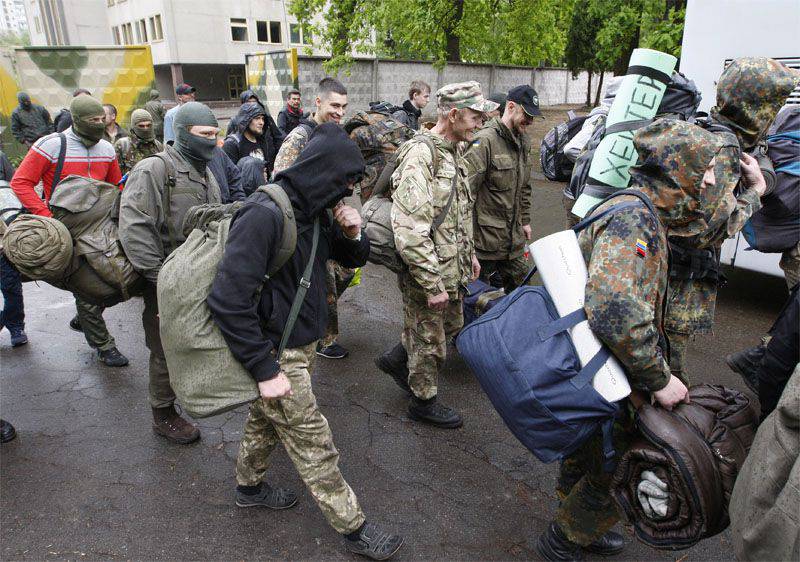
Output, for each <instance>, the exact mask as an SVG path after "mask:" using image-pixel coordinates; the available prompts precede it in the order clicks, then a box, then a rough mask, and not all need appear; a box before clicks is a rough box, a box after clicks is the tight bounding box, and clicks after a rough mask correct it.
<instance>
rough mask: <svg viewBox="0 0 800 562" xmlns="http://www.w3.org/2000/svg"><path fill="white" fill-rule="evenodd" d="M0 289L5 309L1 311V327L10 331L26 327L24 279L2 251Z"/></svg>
mask: <svg viewBox="0 0 800 562" xmlns="http://www.w3.org/2000/svg"><path fill="white" fill-rule="evenodd" d="M0 290H2V291H3V311H2V312H0V329H2V327H3V326H5V327H6V328H8V330H9V331H17V330H23V329H25V303H24V301H23V300H22V280H21V279H20V276H19V271H17V268H16V267H14V265H13V264H12V263H11V262H10V261H8V259H6V257H5V256H4V255H3V254H1V253H0Z"/></svg>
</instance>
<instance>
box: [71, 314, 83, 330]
mask: <svg viewBox="0 0 800 562" xmlns="http://www.w3.org/2000/svg"><path fill="white" fill-rule="evenodd" d="M69 327H70V329H72V330H75V331H76V332H83V326H81V321H80V319H79V318H78V317H77V316H73V317H72V320H70V321H69Z"/></svg>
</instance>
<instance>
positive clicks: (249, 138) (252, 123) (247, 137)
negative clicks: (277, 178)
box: [222, 103, 283, 173]
mask: <svg viewBox="0 0 800 562" xmlns="http://www.w3.org/2000/svg"><path fill="white" fill-rule="evenodd" d="M267 117H268V116H267V112H266V111H265V110H264V108H263V107H262V106H261V104H258V103H246V104H244V105H243V106H242V107H241V108H240V109H239V113H238V114H237V115H236V121H237V123H238V129H237V130H236V132H235V133H233V134H229V135H228V138H226V139H225V143H224V144H223V145H222V150H224V151H225V154H227V155H228V158H230V159H231V161H232V162H233V163H234V164H238V163H239V160H241V159H242V158H244V157H245V156H252V157H253V158H255V159H256V160H262V161H263V162H264V168H265V169H266V170H267V172H268V173H272V166H273V164H274V163H275V155H276V154H277V153H278V148H279V147H280V143H281V142H282V140H283V139H282V138H277V139H276V138H275V137H274V136H273V135H272V134H271V132H270V130H269V125H268V123H267Z"/></svg>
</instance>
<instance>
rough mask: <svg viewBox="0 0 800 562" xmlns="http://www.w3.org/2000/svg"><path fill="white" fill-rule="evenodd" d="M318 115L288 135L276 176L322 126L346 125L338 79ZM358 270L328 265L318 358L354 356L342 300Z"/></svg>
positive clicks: (324, 85) (323, 90)
mask: <svg viewBox="0 0 800 562" xmlns="http://www.w3.org/2000/svg"><path fill="white" fill-rule="evenodd" d="M315 104H316V111H315V112H314V113H313V114H312V115H311V116H310V117H308V118H305V117H304V118H302V119H301V120H300V124H299V125H298V126H297V127H295V128H294V129H292V130H291V132H290V133H289V134H288V135H286V139H284V141H283V144H282V145H281V148H280V150H278V154H277V156H275V166H274V168H273V174H277V173H278V172H280V171H281V170H285V169H286V168H288V167H289V166H291V165H292V164H293V163H294V161H295V160H297V156H298V155H299V154H300V152H301V151H302V150H303V148H304V147H305V146H306V143H307V142H308V138H309V137H310V136H311V133H312V132H313V131H314V129H315V128H316V127H317V126H318V125H322V124H323V123H330V122H333V123H338V124H339V125H341V124H342V119H343V118H344V114H345V112H346V111H347V89H346V88H345V87H344V85H343V84H342V83H341V82H339V81H338V80H335V79H334V78H323V79H322V80H320V83H319V86H318V87H317V98H316V100H315ZM354 276H355V270H353V269H349V268H347V267H343V266H342V265H341V264H338V263H336V262H335V261H333V260H331V261H329V262H328V277H327V278H326V280H325V282H326V284H327V287H328V329H327V332H326V333H325V337H324V338H323V339H322V340H321V341H320V342H318V344H317V355H320V356H321V357H326V358H328V359H344V358H345V357H347V355H348V354H349V353H350V352H349V351H348V350H347V349H345V348H344V347H342V346H341V345H339V343H338V342H337V341H336V339H337V338H338V337H339V306H338V300H339V297H340V296H341V295H342V293H344V291H345V289H347V287H349V286H350V283H351V282H352V281H353V277H354Z"/></svg>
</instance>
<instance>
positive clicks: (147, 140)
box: [114, 109, 164, 176]
mask: <svg viewBox="0 0 800 562" xmlns="http://www.w3.org/2000/svg"><path fill="white" fill-rule="evenodd" d="M130 132H131V134H130V136H128V137H122V138H121V139H118V140H117V142H115V143H114V150H116V151H117V160H118V161H119V167H120V170H122V175H123V176H124V175H125V174H127V173H128V172H130V171H131V170H132V169H133V167H134V166H135V165H136V164H138V163H139V161H140V160H142V158H146V157H147V156H150V155H151V154H155V153H157V152H161V151H162V150H164V146H163V145H162V144H161V142H159V141H158V139H156V136H155V132H154V130H153V117H152V116H151V115H150V114H149V113H148V112H147V111H145V110H144V109H135V110H134V111H133V113H132V114H131V128H130Z"/></svg>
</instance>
